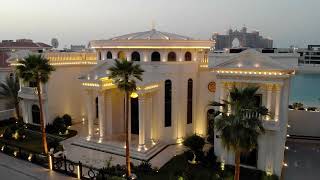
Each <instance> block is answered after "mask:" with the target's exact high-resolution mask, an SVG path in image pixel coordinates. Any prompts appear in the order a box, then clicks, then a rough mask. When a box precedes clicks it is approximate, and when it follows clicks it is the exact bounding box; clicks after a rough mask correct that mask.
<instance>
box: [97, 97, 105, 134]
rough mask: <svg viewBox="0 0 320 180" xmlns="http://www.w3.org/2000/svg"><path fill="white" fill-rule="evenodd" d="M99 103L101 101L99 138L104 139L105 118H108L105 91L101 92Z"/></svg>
mask: <svg viewBox="0 0 320 180" xmlns="http://www.w3.org/2000/svg"><path fill="white" fill-rule="evenodd" d="M98 103H99V132H100V139H99V140H102V139H103V137H104V128H105V120H106V119H105V114H106V113H105V109H106V108H105V98H104V91H100V92H99V94H98Z"/></svg>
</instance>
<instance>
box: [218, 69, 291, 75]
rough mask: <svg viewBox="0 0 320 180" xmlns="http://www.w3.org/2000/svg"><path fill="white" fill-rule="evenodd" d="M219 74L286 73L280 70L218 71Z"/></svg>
mask: <svg viewBox="0 0 320 180" xmlns="http://www.w3.org/2000/svg"><path fill="white" fill-rule="evenodd" d="M216 72H217V73H218V74H249V75H273V76H276V75H278V76H279V75H280V76H281V75H286V74H284V73H281V72H280V73H279V72H267V71H223V70H222V71H220V70H219V71H216Z"/></svg>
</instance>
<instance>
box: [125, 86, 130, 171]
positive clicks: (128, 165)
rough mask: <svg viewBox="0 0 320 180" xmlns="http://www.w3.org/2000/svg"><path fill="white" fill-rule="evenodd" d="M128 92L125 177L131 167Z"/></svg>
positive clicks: (127, 102)
mask: <svg viewBox="0 0 320 180" xmlns="http://www.w3.org/2000/svg"><path fill="white" fill-rule="evenodd" d="M129 98H130V97H129V92H127V91H126V93H125V109H124V111H125V113H124V116H125V121H126V122H125V124H126V127H125V128H126V165H127V177H130V176H131V167H130V149H129V148H130V145H129Z"/></svg>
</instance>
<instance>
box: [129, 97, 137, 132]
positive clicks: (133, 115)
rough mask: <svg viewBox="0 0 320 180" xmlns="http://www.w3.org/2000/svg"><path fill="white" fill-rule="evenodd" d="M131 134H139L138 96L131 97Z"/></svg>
mask: <svg viewBox="0 0 320 180" xmlns="http://www.w3.org/2000/svg"><path fill="white" fill-rule="evenodd" d="M131 134H139V98H131Z"/></svg>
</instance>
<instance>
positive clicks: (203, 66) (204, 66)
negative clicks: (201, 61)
mask: <svg viewBox="0 0 320 180" xmlns="http://www.w3.org/2000/svg"><path fill="white" fill-rule="evenodd" d="M200 67H201V68H207V67H208V65H200Z"/></svg>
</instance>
